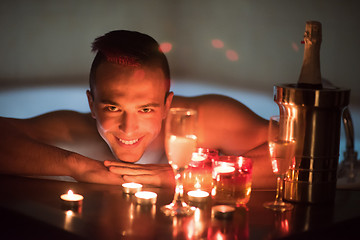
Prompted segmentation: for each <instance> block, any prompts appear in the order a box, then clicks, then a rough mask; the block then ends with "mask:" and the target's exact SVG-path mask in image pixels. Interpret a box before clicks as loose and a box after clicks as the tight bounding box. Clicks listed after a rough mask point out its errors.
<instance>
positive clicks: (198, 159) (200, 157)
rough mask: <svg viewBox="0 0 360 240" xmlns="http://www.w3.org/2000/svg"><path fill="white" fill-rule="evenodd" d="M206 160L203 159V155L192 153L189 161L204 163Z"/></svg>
mask: <svg viewBox="0 0 360 240" xmlns="http://www.w3.org/2000/svg"><path fill="white" fill-rule="evenodd" d="M205 159H206V157H204V156H203V155H201V154H199V153H193V154H192V156H191V161H194V162H201V161H204V160H205Z"/></svg>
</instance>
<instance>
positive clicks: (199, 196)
mask: <svg viewBox="0 0 360 240" xmlns="http://www.w3.org/2000/svg"><path fill="white" fill-rule="evenodd" d="M187 194H188V198H189V201H191V202H204V201H206V199H207V198H208V197H209V195H210V194H209V193H208V192H205V191H202V190H200V189H198V190H194V191H189V192H188V193H187Z"/></svg>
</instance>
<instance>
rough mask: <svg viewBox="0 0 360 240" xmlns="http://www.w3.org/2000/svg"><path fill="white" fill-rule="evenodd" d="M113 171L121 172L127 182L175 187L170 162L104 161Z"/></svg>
mask: <svg viewBox="0 0 360 240" xmlns="http://www.w3.org/2000/svg"><path fill="white" fill-rule="evenodd" d="M104 165H105V166H106V167H108V168H109V170H110V172H111V173H114V174H115V173H116V174H119V175H121V176H122V177H123V179H124V180H125V182H136V183H141V184H144V185H149V186H154V187H174V186H175V179H174V172H173V170H172V168H171V166H170V165H169V164H133V163H124V162H114V161H104Z"/></svg>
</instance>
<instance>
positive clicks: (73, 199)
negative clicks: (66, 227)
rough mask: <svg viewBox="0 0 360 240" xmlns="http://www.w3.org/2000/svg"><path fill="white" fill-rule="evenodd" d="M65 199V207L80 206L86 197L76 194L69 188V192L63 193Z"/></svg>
mask: <svg viewBox="0 0 360 240" xmlns="http://www.w3.org/2000/svg"><path fill="white" fill-rule="evenodd" d="M60 198H61V200H62V201H63V203H64V205H65V207H68V208H78V207H79V206H80V205H81V204H82V201H83V199H84V197H83V196H82V195H80V194H75V193H73V191H71V190H69V191H68V192H67V193H65V194H62V195H61V196H60Z"/></svg>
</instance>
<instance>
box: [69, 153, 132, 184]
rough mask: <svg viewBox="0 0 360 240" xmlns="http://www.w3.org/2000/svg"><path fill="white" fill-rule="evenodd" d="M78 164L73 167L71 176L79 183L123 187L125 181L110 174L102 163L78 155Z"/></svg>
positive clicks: (119, 176) (118, 176)
mask: <svg viewBox="0 0 360 240" xmlns="http://www.w3.org/2000/svg"><path fill="white" fill-rule="evenodd" d="M75 156H76V160H77V161H76V163H75V165H74V166H72V169H74V172H73V173H72V174H71V176H72V177H73V178H74V179H75V180H76V181H79V182H89V183H100V184H111V185H121V184H123V183H124V182H125V181H124V179H123V178H122V176H121V175H118V174H115V173H112V172H110V171H109V170H108V169H107V168H106V167H105V166H104V164H103V163H102V162H100V161H97V160H93V159H90V158H87V157H84V156H81V155H78V154H75Z"/></svg>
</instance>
